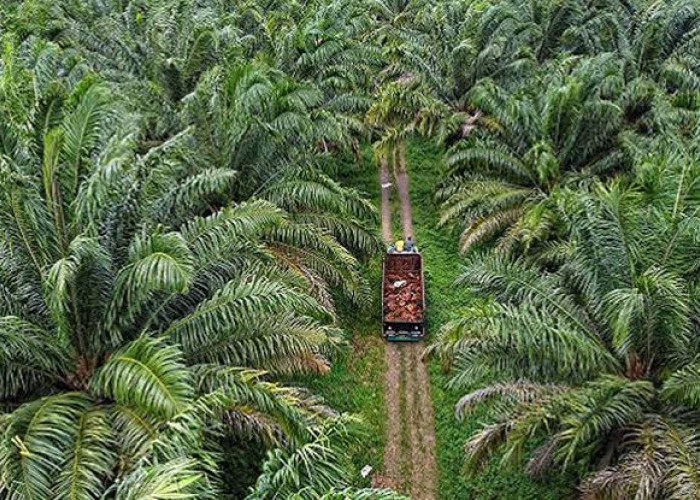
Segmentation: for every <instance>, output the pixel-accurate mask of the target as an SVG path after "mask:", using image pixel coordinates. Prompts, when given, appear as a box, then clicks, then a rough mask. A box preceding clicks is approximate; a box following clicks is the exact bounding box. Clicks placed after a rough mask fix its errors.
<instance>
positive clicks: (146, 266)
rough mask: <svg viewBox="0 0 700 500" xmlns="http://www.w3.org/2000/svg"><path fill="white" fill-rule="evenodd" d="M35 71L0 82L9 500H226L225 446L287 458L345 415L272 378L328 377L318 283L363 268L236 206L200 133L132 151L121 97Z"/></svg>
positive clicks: (3, 457) (299, 230) (133, 130)
mask: <svg viewBox="0 0 700 500" xmlns="http://www.w3.org/2000/svg"><path fill="white" fill-rule="evenodd" d="M40 46H42V47H43V44H40ZM44 48H45V47H44ZM55 49H56V48H55V47H53V48H51V51H52V50H55ZM51 51H49V54H51V53H53V52H51ZM34 55H35V54H34V53H33V52H32V51H29V56H28V57H25V56H26V54H24V55H21V56H16V57H15V56H12V55H8V56H7V57H6V58H5V59H4V61H3V65H2V68H1V69H0V113H1V114H2V116H3V118H2V120H1V121H2V123H3V126H2V128H1V129H0V137H1V140H0V144H1V145H0V183H1V184H2V187H1V188H0V192H1V193H2V195H1V201H0V234H2V238H0V241H1V243H0V337H2V341H1V342H0V344H2V348H1V349H0V350H1V352H0V357H1V358H2V362H1V363H0V365H1V366H2V368H1V369H0V372H1V373H0V400H1V401H2V415H1V416H0V477H1V479H0V484H2V488H3V489H4V490H5V492H6V493H7V494H8V495H9V496H10V497H12V498H27V499H28V498H48V497H51V496H58V497H71V498H98V497H103V496H107V497H116V498H134V499H136V498H164V497H168V496H172V495H179V496H178V497H179V498H207V497H214V498H215V497H218V495H219V494H220V493H221V489H220V485H221V484H222V483H221V472H220V469H219V465H220V456H221V455H220V451H221V450H220V447H219V445H218V441H219V440H220V439H221V437H222V436H226V435H242V436H246V437H254V438H256V439H258V440H259V441H260V442H261V443H263V444H265V445H267V446H284V447H286V448H287V449H288V450H290V451H293V450H295V449H296V448H298V447H299V446H301V445H303V444H304V443H306V442H308V441H312V440H313V438H314V435H315V434H314V433H316V432H317V429H321V428H322V426H323V425H329V424H327V423H325V424H324V423H323V420H325V419H327V418H331V419H333V418H335V417H333V416H332V415H330V416H329V414H328V412H327V409H325V408H324V407H323V406H322V405H319V403H318V401H317V400H315V399H314V398H312V397H311V396H309V395H308V394H307V393H305V392H304V391H302V390H300V389H294V388H284V387H281V386H279V385H277V384H275V383H274V382H273V379H274V376H275V375H276V374H293V373H306V372H309V371H312V372H319V371H320V372H323V371H326V370H327V355H328V354H329V353H330V352H332V350H333V349H334V346H336V345H338V343H339V342H340V341H341V333H340V332H339V330H338V329H337V328H336V327H335V325H334V321H333V314H332V312H331V311H330V310H329V309H328V308H327V307H324V305H323V304H321V302H320V300H319V299H317V298H315V297H314V295H316V296H317V297H318V296H325V295H328V293H329V291H328V290H327V289H326V288H325V286H326V285H325V283H324V282H323V281H322V280H317V281H316V282H315V285H316V291H315V293H310V292H309V286H308V280H309V279H310V276H314V275H315V273H318V274H319V275H321V276H323V277H325V278H326V279H330V278H328V276H344V277H347V278H348V279H349V280H350V281H351V283H352V282H355V283H360V282H361V280H360V278H359V274H358V270H357V263H356V261H355V260H354V259H353V257H352V256H351V254H350V253H349V252H348V251H347V250H345V249H344V248H343V247H342V246H341V245H340V244H339V243H337V241H336V240H335V239H334V238H332V237H331V236H330V235H329V234H328V233H327V232H326V231H324V230H321V229H320V228H317V227H314V226H311V225H310V224H309V223H308V221H307V222H306V223H302V222H299V221H295V220H294V218H293V217H291V216H289V215H288V214H287V213H286V212H285V211H284V210H283V209H281V208H280V207H278V206H276V205H274V204H273V203H271V202H269V201H265V200H249V201H245V200H242V201H241V202H239V203H233V204H231V203H229V202H228V201H226V200H228V199H230V198H228V196H229V194H230V192H231V190H232V189H233V187H234V185H235V183H236V182H235V181H236V173H235V172H234V171H232V170H230V169H228V168H225V169H217V168H210V169H207V170H201V169H200V168H199V166H198V165H194V166H193V165H192V164H191V162H189V155H190V153H191V150H190V149H189V147H188V141H189V140H190V138H191V137H190V135H188V133H185V132H183V133H181V134H178V135H176V136H175V137H173V138H172V139H170V140H168V141H166V142H165V143H163V144H162V145H160V146H158V147H155V148H151V149H150V150H149V151H148V153H147V154H145V155H138V154H136V153H135V151H136V150H137V148H138V144H139V142H140V141H141V139H142V137H143V136H142V132H141V128H140V126H139V123H140V122H139V119H138V117H137V116H133V115H131V114H129V113H128V112H127V108H126V107H125V106H123V104H122V103H121V102H120V101H119V100H115V98H114V96H113V94H112V92H110V89H109V87H107V86H106V85H105V84H104V83H101V82H100V81H99V80H97V79H96V78H94V76H90V77H88V78H84V79H82V80H79V81H75V82H74V81H73V80H72V79H71V77H70V75H69V76H66V73H65V72H64V71H59V72H58V74H60V75H63V76H61V77H58V76H54V77H53V78H52V79H50V81H44V80H42V79H43V78H47V79H48V78H49V75H50V74H51V71H50V70H51V69H52V68H53V66H52V64H53V62H52V61H54V59H53V58H49V57H47V56H43V57H37V58H35V57H34ZM57 60H58V61H59V62H60V61H61V59H60V58H58V59H57ZM56 64H59V63H56ZM42 82H43V83H45V84H46V85H41V83H42ZM222 200H224V203H222ZM358 204H359V205H362V204H361V203H360V202H358ZM281 247H283V250H281V249H280V248H281ZM302 249H304V250H306V253H305V254H304V256H303V257H300V258H298V259H296V260H295V259H293V258H291V257H289V254H290V253H293V252H297V253H302ZM316 255H318V256H321V257H322V256H326V261H323V262H321V257H318V259H317V260H318V261H317V260H314V259H315V256H316ZM300 262H306V263H307V267H308V269H304V268H302V267H301V266H300ZM314 266H317V267H314ZM316 269H318V271H317V270H316ZM309 270H311V271H309ZM318 432H320V430H319V431H318ZM338 484H340V483H338Z"/></svg>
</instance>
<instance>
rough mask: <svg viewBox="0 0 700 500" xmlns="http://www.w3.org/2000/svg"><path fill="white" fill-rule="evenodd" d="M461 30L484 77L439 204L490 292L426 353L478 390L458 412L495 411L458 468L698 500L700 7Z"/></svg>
mask: <svg viewBox="0 0 700 500" xmlns="http://www.w3.org/2000/svg"><path fill="white" fill-rule="evenodd" d="M506 20H507V22H506ZM461 22H464V23H470V22H473V24H471V26H473V30H472V31H471V34H468V35H464V39H463V43H464V47H465V51H468V50H469V51H474V52H470V55H472V54H477V57H481V56H483V57H484V58H486V59H485V60H484V64H483V65H480V66H479V68H480V69H481V70H485V73H484V74H482V75H480V76H478V77H473V80H472V81H471V83H470V85H469V86H468V88H465V91H464V94H463V99H464V100H463V105H464V106H465V108H466V109H467V110H468V111H469V113H470V115H469V116H470V117H471V120H472V121H470V122H467V121H463V123H464V124H465V126H463V128H462V129H461V130H460V129H458V128H457V129H455V128H454V127H453V128H448V129H447V130H444V131H443V133H442V137H443V138H444V140H445V141H446V143H447V144H446V145H447V148H448V149H447V152H446V157H445V158H446V165H447V167H448V169H449V170H450V172H449V173H448V178H447V179H446V180H445V182H444V188H443V189H442V191H441V192H440V193H439V197H440V198H441V199H443V200H444V205H443V208H444V211H443V223H445V224H449V225H450V226H453V227H457V228H459V229H460V231H461V247H462V249H463V250H465V251H468V256H467V259H466V262H465V266H464V270H463V273H462V276H461V277H460V278H459V280H458V284H459V285H462V286H466V287H468V288H469V289H470V290H471V291H472V292H476V293H479V294H481V295H482V296H484V297H493V300H492V301H486V302H482V301H479V302H473V303H472V305H470V306H469V307H467V308H465V309H464V310H463V311H462V312H461V314H460V317H459V318H458V319H455V320H453V321H450V322H449V323H448V324H446V325H445V326H444V327H443V329H442V330H441V332H440V333H439V335H438V337H437V338H436V340H435V341H434V343H433V345H432V346H431V349H430V352H431V353H432V355H433V356H434V357H436V358H437V359H440V360H441V361H442V363H443V365H444V366H446V367H448V368H450V369H451V370H452V373H453V377H452V379H451V382H450V384H451V386H452V387H453V388H460V387H461V388H466V389H468V390H469V392H468V393H467V395H465V396H464V397H463V398H461V399H460V401H459V402H458V403H457V407H456V408H457V416H458V417H459V418H465V416H467V415H469V414H471V413H472V412H474V411H480V408H482V404H483V403H488V404H489V406H490V408H492V410H493V411H492V413H493V417H492V423H489V424H488V425H485V426H484V427H483V429H482V430H481V431H479V432H476V433H475V434H473V435H472V436H471V438H470V439H469V440H468V442H467V445H466V451H467V459H468V461H467V466H468V468H469V469H470V470H471V471H472V472H475V471H478V470H479V469H480V468H481V467H482V466H483V465H484V463H485V462H486V461H487V460H488V458H489V457H491V456H492V455H494V454H498V456H499V460H500V461H501V463H510V464H519V463H521V462H523V461H525V462H526V465H525V470H526V471H527V473H528V474H531V475H533V476H538V477H541V476H543V475H547V474H552V473H553V471H556V470H567V471H570V472H573V473H575V474H576V475H578V476H579V478H580V479H581V483H580V484H579V487H580V489H581V490H582V492H583V494H584V495H585V496H587V497H590V498H690V497H693V496H696V495H697V494H698V492H699V491H700V485H699V484H697V482H695V480H694V478H695V477H696V475H697V473H698V472H699V471H700V461H699V459H700V448H699V447H698V445H697V436H698V426H699V425H700V420H699V415H700V414H699V413H698V406H697V401H696V400H695V396H694V394H695V392H696V390H695V385H696V381H695V379H694V377H695V375H696V373H697V367H696V363H697V359H698V355H699V354H700V351H699V350H698V349H699V348H700V345H699V344H698V342H697V339H698V333H700V332H699V331H698V328H697V325H698V318H699V314H700V304H699V303H698V302H697V287H698V284H699V283H700V282H699V281H698V278H699V277H700V276H699V274H698V268H697V258H698V256H697V255H696V254H697V242H698V240H697V234H698V233H697V231H698V227H699V226H698V219H697V214H698V210H699V209H700V198H699V197H698V188H697V185H698V181H699V180H700V172H699V171H698V169H697V165H698V161H699V160H700V157H699V156H698V153H699V151H698V149H697V146H696V144H697V140H698V138H700V135H699V133H700V106H699V105H698V104H699V103H700V80H699V79H698V75H699V73H698V71H699V69H700V65H699V64H698V63H699V62H700V7H699V6H698V4H697V3H696V2H685V1H673V2H663V3H662V2H654V3H651V2H632V3H629V2H625V3H622V2H619V3H618V2H594V3H578V2H546V1H545V2H527V3H522V2H517V3H516V2H492V4H491V5H489V6H484V8H483V11H481V12H480V14H479V15H477V16H475V17H474V18H473V19H472V21H468V20H466V21H461ZM460 26H461V25H460ZM461 29H462V28H460V30H461ZM495 32H502V33H507V34H508V36H507V37H504V38H503V39H500V38H499V39H497V40H496V41H493V40H492V39H491V38H489V37H490V36H491V35H492V34H493V33H495ZM486 33H488V34H489V37H486V36H485V34H486ZM504 40H507V42H506V44H510V43H512V42H513V41H514V40H515V43H517V47H512V46H511V47H510V48H506V49H505V50H507V52H506V53H505V54H507V55H508V57H505V58H499V61H498V65H495V66H494V65H492V64H490V63H489V62H488V61H489V60H490V59H488V56H490V54H491V53H490V51H491V50H493V51H495V52H496V53H500V52H499V51H501V50H503V49H504V47H503V46H502V45H501V44H502V43H503V41H504ZM483 43H485V45H482V44H483ZM506 47H507V46H506ZM509 57H513V59H512V60H510V59H509ZM442 71H443V72H445V70H444V69H443V70H442ZM431 80H432V77H431ZM431 80H428V79H427V78H426V80H425V81H426V82H429V81H431ZM425 88H431V87H430V86H426V87H425ZM435 96H436V97H438V95H437V94H435ZM450 102H452V101H448V100H445V99H441V103H440V104H441V105H443V106H444V105H448V106H449V104H450ZM453 122H454V119H452V118H451V119H450V120H448V121H447V122H446V123H448V124H450V125H453ZM465 127H466V128H465ZM492 242H494V243H495V244H493V245H492V244H491V243H492Z"/></svg>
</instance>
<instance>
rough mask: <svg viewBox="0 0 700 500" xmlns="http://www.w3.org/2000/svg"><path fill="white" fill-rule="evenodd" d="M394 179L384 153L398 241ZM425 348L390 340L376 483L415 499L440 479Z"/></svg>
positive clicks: (432, 490)
mask: <svg viewBox="0 0 700 500" xmlns="http://www.w3.org/2000/svg"><path fill="white" fill-rule="evenodd" d="M395 158H396V160H397V162H396V163H397V164H396V165H394V174H395V179H396V187H397V192H398V196H399V200H400V203H401V210H400V212H401V223H402V228H403V233H404V234H403V236H404V238H406V237H408V236H413V221H412V218H411V200H410V196H409V178H408V172H407V169H406V151H405V145H404V146H403V147H399V151H398V154H397V155H396V156H395ZM389 179H390V177H389V168H388V165H387V161H386V160H385V159H383V160H382V161H381V163H380V179H379V181H380V183H381V185H382V198H381V200H382V207H381V214H382V236H383V238H384V241H385V242H386V243H387V244H390V243H391V242H392V241H393V239H392V230H391V205H390V200H391V185H390V182H389ZM417 243H418V245H420V242H417ZM424 349H425V345H424V344H423V342H409V343H397V342H389V343H387V344H386V364H387V371H386V376H385V381H384V393H385V394H384V396H385V399H386V406H387V426H386V429H387V431H386V432H387V436H386V447H385V449H384V471H383V475H381V476H377V477H375V485H377V486H383V487H389V488H394V489H396V490H398V491H400V492H403V493H406V494H410V495H411V497H412V498H413V499H414V500H434V499H435V498H436V484H437V467H436V463H435V423H434V421H435V418H434V415H433V404H432V400H431V397H430V381H429V377H428V370H427V366H426V365H425V363H423V361H422V359H421V355H422V353H423V350H424Z"/></svg>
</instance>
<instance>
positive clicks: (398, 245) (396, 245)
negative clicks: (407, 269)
mask: <svg viewBox="0 0 700 500" xmlns="http://www.w3.org/2000/svg"><path fill="white" fill-rule="evenodd" d="M394 249H395V250H396V251H397V252H403V240H399V241H397V242H396V243H394Z"/></svg>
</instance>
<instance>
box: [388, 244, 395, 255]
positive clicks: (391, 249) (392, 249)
mask: <svg viewBox="0 0 700 500" xmlns="http://www.w3.org/2000/svg"><path fill="white" fill-rule="evenodd" d="M395 251H396V247H395V246H394V245H393V244H392V245H389V248H387V249H386V253H394V252H395Z"/></svg>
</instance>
